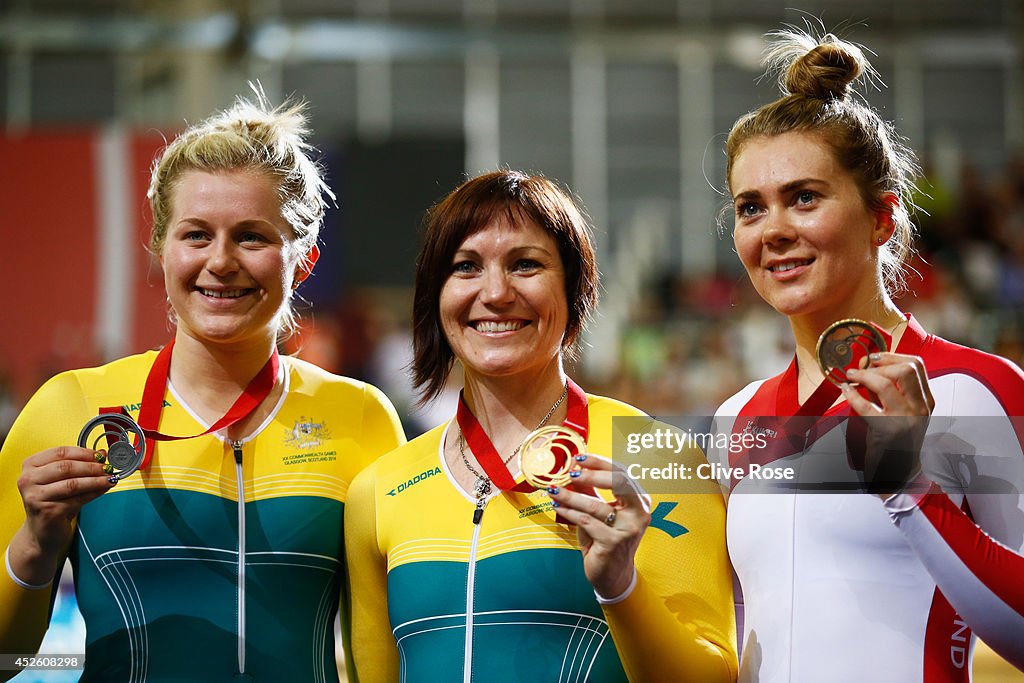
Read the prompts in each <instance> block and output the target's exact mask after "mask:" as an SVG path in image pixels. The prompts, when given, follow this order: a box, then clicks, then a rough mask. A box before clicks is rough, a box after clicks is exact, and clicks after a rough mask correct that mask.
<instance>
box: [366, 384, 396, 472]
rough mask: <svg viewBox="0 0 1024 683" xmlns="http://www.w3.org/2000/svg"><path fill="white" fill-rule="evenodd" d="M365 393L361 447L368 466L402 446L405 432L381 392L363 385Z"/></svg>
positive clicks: (371, 386) (393, 408) (386, 398)
mask: <svg viewBox="0 0 1024 683" xmlns="http://www.w3.org/2000/svg"><path fill="white" fill-rule="evenodd" d="M365 391H366V399H365V403H364V405H365V407H364V409H363V441H362V446H363V452H364V454H365V455H367V456H368V459H367V464H369V463H371V462H373V461H374V460H376V459H377V458H379V457H380V456H382V455H384V454H385V453H389V452H391V451H393V450H395V449H396V448H398V447H399V446H401V445H402V444H404V443H405V430H404V429H402V421H401V420H400V419H399V418H398V413H397V412H396V411H395V407H394V406H393V405H392V404H391V401H390V400H389V399H388V397H387V396H385V395H384V392H383V391H381V390H380V389H378V388H377V387H375V386H373V385H370V384H367V385H365Z"/></svg>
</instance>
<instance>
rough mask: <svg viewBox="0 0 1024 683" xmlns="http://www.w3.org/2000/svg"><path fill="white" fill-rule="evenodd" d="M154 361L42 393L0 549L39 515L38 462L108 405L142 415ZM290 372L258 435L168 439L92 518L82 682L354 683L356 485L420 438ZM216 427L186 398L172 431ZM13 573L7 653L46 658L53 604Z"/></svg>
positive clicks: (309, 374)
mask: <svg viewBox="0 0 1024 683" xmlns="http://www.w3.org/2000/svg"><path fill="white" fill-rule="evenodd" d="M155 355H156V354H155V353H153V352H149V353H144V354H141V355H138V356H131V357H128V358H124V359H121V360H118V361H115V362H113V363H110V364H108V365H105V366H102V367H99V368H91V369H86V370H75V371H72V372H66V373H63V374H60V375H58V376H56V377H54V378H53V379H51V380H50V381H49V382H47V383H46V384H45V385H44V386H43V387H42V388H41V389H40V390H39V391H38V392H37V393H36V395H35V396H34V397H33V398H32V400H31V401H30V402H29V404H28V406H27V407H26V408H25V410H24V411H23V412H22V414H21V415H20V416H19V418H18V420H17V422H16V423H15V425H14V427H13V429H12V430H11V433H10V436H9V437H8V439H7V441H6V443H5V444H4V447H3V451H2V455H0V487H2V490H3V495H2V496H0V548H4V549H6V547H7V544H8V543H9V542H10V539H11V536H12V535H13V534H14V532H15V531H16V530H17V529H18V527H19V526H20V525H21V524H22V522H23V521H24V519H25V511H24V509H23V508H22V502H21V498H20V496H19V495H18V491H17V488H16V486H15V481H16V479H17V477H18V475H19V473H20V471H21V463H22V461H23V460H24V459H25V458H26V457H28V456H30V455H32V454H34V453H37V452H39V451H41V450H44V449H47V448H51V447H54V446H61V445H74V444H75V442H76V440H77V438H78V433H79V431H80V430H81V429H82V427H83V425H84V424H85V423H86V421H87V420H89V419H90V418H92V417H95V416H96V414H97V412H98V410H99V409H100V408H103V407H112V406H123V407H125V408H126V409H127V411H128V412H129V413H130V414H131V415H132V416H137V415H138V409H139V406H138V403H139V401H140V400H141V398H140V397H141V394H142V388H143V384H144V382H145V377H146V375H147V373H148V371H149V369H150V366H151V365H152V363H153V360H154V358H155ZM281 360H282V363H281V369H280V372H279V376H278V379H279V381H282V382H283V386H284V391H283V394H282V396H281V398H280V400H279V402H278V404H277V405H276V406H275V407H274V409H273V411H272V413H271V415H270V416H269V417H268V418H267V420H266V421H265V422H264V423H263V424H262V425H261V426H260V427H259V428H258V429H257V430H256V432H255V433H254V434H253V435H251V436H250V437H248V438H246V439H244V440H242V441H240V442H233V443H232V442H226V441H224V440H223V439H222V438H220V437H218V436H215V435H207V436H201V437H198V438H194V439H188V440H184V441H167V442H161V443H159V444H158V445H157V448H156V454H155V457H154V459H153V461H152V463H150V465H149V467H148V468H147V469H145V470H142V471H139V472H136V473H135V474H133V475H131V476H130V477H128V478H126V479H124V480H123V481H121V482H119V483H118V484H117V486H115V487H114V488H113V489H111V490H110V491H108V492H107V493H105V494H103V495H102V496H100V497H99V498H98V499H96V500H94V501H92V502H90V503H88V504H86V505H85V506H84V507H83V509H82V512H81V514H80V515H79V518H78V527H77V531H76V533H75V536H74V540H73V541H72V545H71V548H70V551H69V558H70V560H71V564H72V567H73V569H74V579H75V588H76V593H77V597H78V601H79V605H80V607H81V610H82V614H83V616H84V617H85V623H86V628H87V637H86V649H85V655H86V664H85V671H84V674H83V677H82V680H83V681H91V680H98V681H123V682H129V681H185V680H187V681H199V682H203V681H226V680H232V678H235V679H237V680H252V679H255V680H269V681H337V680H338V673H337V668H336V664H335V655H334V634H333V621H334V616H335V614H336V613H337V611H338V607H339V595H340V589H341V587H342V582H343V579H342V576H343V574H344V572H343V564H342V562H343V560H342V557H343V555H342V551H343V544H342V509H343V506H344V503H345V500H346V496H347V493H348V486H349V482H351V480H352V478H353V477H354V476H355V474H356V473H357V472H358V471H359V470H360V469H362V468H363V467H365V466H366V465H367V464H369V463H370V462H372V461H373V460H374V459H375V458H376V457H378V456H379V455H381V454H382V453H384V452H387V451H390V450H392V449H393V448H395V447H396V446H397V445H399V444H400V443H402V442H403V441H404V436H403V434H402V431H401V425H400V424H399V421H398V418H397V415H396V414H395V412H394V409H393V408H392V406H391V404H390V403H389V402H388V400H387V398H385V397H384V395H383V394H381V393H380V392H379V391H378V390H377V389H375V388H374V387H372V386H369V385H367V384H363V383H361V382H356V381H352V380H348V379H345V378H341V377H338V376H335V375H332V374H330V373H327V372H325V371H323V370H321V369H320V368H317V367H316V366H313V365H310V364H309V363H305V362H303V361H300V360H297V359H293V358H282V359H281ZM206 426H207V425H205V424H201V423H199V422H198V420H197V419H196V418H195V417H194V416H193V414H192V413H191V412H190V411H189V409H188V407H187V406H185V405H183V404H182V402H181V401H180V399H179V398H178V396H177V394H176V393H175V391H174V388H173V386H169V387H168V391H167V392H166V394H165V403H164V408H163V411H162V413H161V419H160V425H159V430H160V431H161V432H163V433H164V434H176V435H188V434H196V433H198V432H201V431H203V429H205V428H206ZM239 490H243V491H244V496H239V493H238V492H239ZM0 574H2V576H0V648H2V652H5V653H23V652H33V653H34V652H35V649H36V648H37V646H38V643H39V640H40V639H41V638H42V635H43V632H44V631H45V629H46V624H47V620H48V609H49V605H50V600H51V593H52V591H51V590H49V589H44V590H34V591H33V590H26V589H25V588H23V587H21V586H19V585H18V584H16V583H15V581H14V579H13V578H12V577H11V576H10V575H9V572H8V571H0ZM346 612H347V610H346Z"/></svg>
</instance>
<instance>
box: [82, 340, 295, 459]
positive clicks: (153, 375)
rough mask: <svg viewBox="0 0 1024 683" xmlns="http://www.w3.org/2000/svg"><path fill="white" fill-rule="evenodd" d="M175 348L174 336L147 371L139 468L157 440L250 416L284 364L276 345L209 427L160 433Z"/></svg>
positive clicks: (221, 426) (141, 410) (220, 426)
mask: <svg viewBox="0 0 1024 683" xmlns="http://www.w3.org/2000/svg"><path fill="white" fill-rule="evenodd" d="M172 348H174V339H171V341H170V342H168V344H167V346H165V347H164V348H162V349H160V353H158V354H157V356H156V360H155V361H153V366H152V367H151V368H150V369H149V374H148V375H146V384H145V388H144V389H143V392H142V405H141V406H140V407H139V419H138V424H139V427H141V428H142V431H143V433H144V434H145V435H146V457H145V459H144V460H143V461H142V464H141V465H140V466H139V469H144V468H145V467H146V466H147V465H149V461H150V460H152V459H153V453H154V451H155V450H156V444H155V443H154V442H155V441H179V440H181V439H194V438H196V437H197V436H204V435H206V434H210V433H212V432H216V431H220V430H221V429H225V428H226V427H230V426H231V425H233V424H235V423H236V422H239V421H240V420H244V419H245V418H247V417H249V415H250V414H252V411H254V410H256V408H257V406H259V405H260V404H261V403H263V401H264V400H265V399H266V398H267V396H269V395H270V392H271V390H272V389H273V388H274V380H275V379H276V378H277V373H278V370H279V368H280V367H281V359H280V356H279V355H278V353H277V347H274V350H273V351H272V352H271V354H270V358H269V359H267V362H266V364H265V365H264V366H263V367H262V368H261V369H260V371H259V372H258V373H256V376H255V377H253V378H252V380H251V381H250V382H249V384H248V385H247V386H246V387H245V389H244V390H243V391H242V394H241V395H240V396H239V397H238V398H237V399H236V400H235V402H234V404H232V406H231V407H230V408H228V412H226V413H225V414H224V416H223V417H222V418H220V419H219V420H217V421H216V422H214V423H213V424H212V425H210V427H209V429H207V430H206V431H204V432H200V433H199V434H192V435H189V436H174V435H171V434H161V433H160V432H158V431H157V430H156V428H157V426H158V425H159V424H160V411H161V410H163V407H164V392H165V391H166V390H167V378H168V376H169V375H170V370H171V349H172ZM100 412H101V413H110V412H122V413H123V412H125V411H124V409H123V408H103V409H101V410H100ZM126 414H127V413H126Z"/></svg>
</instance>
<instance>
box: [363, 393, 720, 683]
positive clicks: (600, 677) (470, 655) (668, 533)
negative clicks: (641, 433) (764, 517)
mask: <svg viewBox="0 0 1024 683" xmlns="http://www.w3.org/2000/svg"><path fill="white" fill-rule="evenodd" d="M588 413H589V421H590V434H589V438H588V445H587V450H588V452H589V453H594V454H598V455H605V456H611V455H612V452H611V450H612V449H611V445H612V430H613V425H612V417H613V416H626V415H628V416H636V415H641V413H639V412H638V411H637V410H636V409H635V408H632V407H630V406H627V405H625V404H622V403H619V402H617V401H613V400H611V399H607V398H600V397H597V396H588ZM448 428H449V427H448V426H447V425H442V426H440V427H438V428H436V429H434V430H432V431H430V432H428V433H427V434H424V435H423V436H421V437H419V438H418V439H415V440H414V441H412V442H410V443H408V444H406V445H405V446H404V447H402V448H399V449H397V450H396V451H394V452H393V453H390V454H388V455H386V456H384V457H383V458H381V459H380V460H378V461H377V462H376V463H374V464H373V465H371V466H370V467H368V468H367V469H366V470H364V471H363V472H362V473H360V475H359V476H358V477H357V478H356V480H355V481H354V482H353V484H352V488H351V489H350V492H349V501H348V507H347V508H346V520H345V527H346V528H345V534H346V548H347V556H348V562H349V578H350V582H351V592H352V595H353V597H352V609H353V632H352V634H353V640H352V648H353V649H352V652H353V655H354V659H355V665H356V672H357V674H358V680H359V681H360V683H369V682H374V681H394V680H402V681H487V682H488V683H511V682H513V681H546V682H547V681H550V682H554V681H584V680H586V681H591V682H592V683H600V682H603V681H624V680H626V679H627V674H628V677H629V680H633V681H644V682H645V683H652V682H656V681H680V680H694V681H718V680H723V681H729V680H734V678H735V672H736V655H735V622H734V612H733V603H732V583H731V574H730V571H729V564H728V559H727V556H726V550H725V540H724V538H725V509H724V504H723V501H722V497H721V495H720V493H719V489H718V487H717V485H715V484H713V483H710V482H709V486H708V488H707V491H708V493H707V494H706V495H705V494H695V495H694V494H691V495H686V496H682V495H679V496H674V497H673V496H652V499H653V500H652V502H653V508H652V517H653V521H652V524H651V527H650V528H649V529H648V530H647V532H646V533H645V535H644V538H643V540H642V541H641V544H640V548H639V550H638V553H637V557H636V564H637V570H638V577H637V582H636V585H635V587H634V588H633V591H632V592H631V593H629V595H628V597H626V598H625V599H624V600H622V601H620V602H617V603H616V604H610V605H604V606H602V605H600V604H599V603H598V601H597V599H596V598H595V595H594V591H593V589H592V588H591V586H590V584H589V583H588V582H587V580H586V578H585V576H584V572H583V564H582V556H581V554H580V552H579V550H578V547H577V542H576V533H575V530H574V529H573V528H572V527H567V526H565V525H562V524H558V523H556V522H555V516H554V511H553V510H552V507H551V501H550V500H549V499H548V497H547V495H546V494H545V493H544V492H542V491H537V492H533V493H530V494H523V493H514V492H513V493H508V492H506V493H500V494H497V495H495V496H494V497H492V498H490V499H489V500H488V501H487V504H486V506H485V508H484V511H483V515H482V517H481V518H480V523H479V524H478V525H477V524H474V523H473V512H474V510H475V500H474V499H472V498H470V497H469V496H468V495H467V494H465V493H463V492H462V490H461V489H459V488H457V487H456V485H455V484H454V480H453V479H451V477H450V475H449V473H448V470H447V465H446V463H445V461H444V458H443V457H442V448H441V445H442V444H443V443H444V434H445V433H446V430H447V429H448ZM691 457H693V455H692V454H691ZM696 457H700V456H699V454H697V456H696ZM609 636H611V637H609Z"/></svg>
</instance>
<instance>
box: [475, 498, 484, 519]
mask: <svg viewBox="0 0 1024 683" xmlns="http://www.w3.org/2000/svg"><path fill="white" fill-rule="evenodd" d="M483 516H484V499H483V498H477V499H476V509H475V510H473V524H479V523H480V519H481V518H483Z"/></svg>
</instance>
